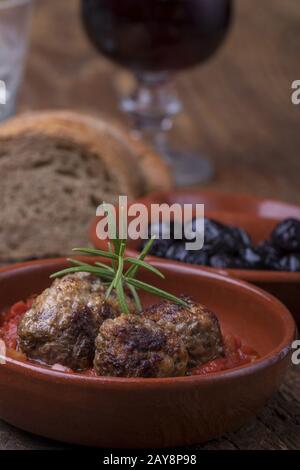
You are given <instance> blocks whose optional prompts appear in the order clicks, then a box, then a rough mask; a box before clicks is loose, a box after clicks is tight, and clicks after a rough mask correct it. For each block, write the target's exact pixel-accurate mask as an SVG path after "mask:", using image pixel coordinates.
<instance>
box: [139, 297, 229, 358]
mask: <svg viewBox="0 0 300 470" xmlns="http://www.w3.org/2000/svg"><path fill="white" fill-rule="evenodd" d="M182 299H183V300H185V301H186V302H187V303H188V305H189V307H188V308H186V307H183V306H181V305H179V304H174V303H172V302H169V301H164V302H161V303H159V304H156V305H152V306H151V307H149V308H148V309H146V310H145V312H144V315H145V317H146V318H149V319H151V320H152V321H154V322H156V323H157V324H158V325H159V326H161V327H163V328H167V329H168V330H170V331H176V333H177V334H178V335H179V336H180V337H181V339H182V341H183V344H184V345H185V347H186V349H187V351H188V354H189V361H188V367H195V366H196V365H199V364H204V363H205V362H208V361H211V360H213V359H216V358H218V357H221V356H223V355H224V350H223V340H222V334H221V330H220V325H219V321H218V319H217V317H216V315H215V314H214V313H212V312H210V311H209V310H208V309H207V308H206V307H204V306H203V305H201V304H199V303H197V302H195V301H193V300H192V299H191V298H190V297H184V296H182Z"/></svg>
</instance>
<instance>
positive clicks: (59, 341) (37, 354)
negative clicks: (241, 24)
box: [18, 273, 132, 370]
mask: <svg viewBox="0 0 300 470" xmlns="http://www.w3.org/2000/svg"><path fill="white" fill-rule="evenodd" d="M104 296H105V287H104V286H103V284H102V283H101V280H100V279H99V278H97V277H94V276H92V275H90V274H88V273H76V274H69V275H67V276H65V277H63V278H61V279H56V280H55V281H54V282H53V284H52V285H51V287H49V288H48V289H46V290H44V291H43V292H42V294H40V295H39V296H38V297H37V298H36V299H35V300H34V302H33V305H32V307H31V308H30V309H29V310H28V311H27V312H26V313H25V315H24V317H23V318H22V320H21V322H20V324H19V327H18V348H19V349H20V350H21V351H22V352H23V353H25V354H26V355H27V356H28V357H29V358H31V359H36V360H40V361H43V362H45V363H47V364H49V365H52V364H62V365H64V366H67V367H69V368H71V369H74V370H82V369H86V368H87V367H89V366H90V365H91V364H92V361H93V358H94V353H95V338H96V336H97V333H98V330H99V326H100V325H101V324H102V323H103V321H104V320H106V319H107V318H114V317H115V316H117V315H119V314H120V313H121V312H120V311H119V308H118V304H117V301H116V298H115V297H114V296H110V297H109V299H108V300H105V298H104ZM131 304H132V302H131Z"/></svg>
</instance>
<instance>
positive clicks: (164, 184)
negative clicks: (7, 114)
mask: <svg viewBox="0 0 300 470" xmlns="http://www.w3.org/2000/svg"><path fill="white" fill-rule="evenodd" d="M28 132H34V133H39V132H41V133H42V134H44V135H47V136H52V137H55V136H57V137H59V138H63V139H66V140H68V139H69V140H71V141H72V142H75V143H77V144H78V145H79V146H80V145H81V146H85V147H86V148H87V149H88V150H89V151H91V152H93V153H95V154H96V155H99V156H101V158H102V159H103V161H104V163H105V165H106V166H107V167H108V168H110V169H111V171H112V172H113V173H114V176H115V177H116V178H117V179H118V180H119V181H120V183H121V186H122V187H125V188H127V195H128V197H129V198H130V199H133V198H135V197H139V196H141V195H143V194H145V193H148V192H150V191H156V190H162V189H169V188H170V187H171V186H172V178H171V173H170V169H169V166H168V165H167V163H166V162H164V161H163V160H162V158H161V157H160V156H159V155H158V154H156V153H155V151H153V150H152V149H151V147H148V146H147V145H146V144H145V143H144V142H142V141H141V140H137V139H134V138H133V137H132V136H131V134H130V133H129V131H128V130H127V129H126V128H124V127H122V126H121V125H120V124H119V123H116V122H114V121H112V120H107V119H104V118H103V117H99V116H94V115H93V116H92V115H87V114H84V113H80V112H76V111H68V110H61V111H60V110H58V111H33V112H28V113H24V114H21V115H18V116H17V117H15V118H12V119H10V120H9V121H7V122H5V123H4V124H2V125H1V126H0V139H1V137H2V138H3V137H5V138H7V137H14V136H16V135H21V134H23V133H24V134H25V133H28Z"/></svg>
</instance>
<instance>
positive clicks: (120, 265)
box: [113, 256, 124, 288]
mask: <svg viewBox="0 0 300 470" xmlns="http://www.w3.org/2000/svg"><path fill="white" fill-rule="evenodd" d="M123 267H124V259H123V258H122V256H119V260H118V269H117V272H116V275H115V279H114V286H113V287H115V288H117V285H118V283H119V282H120V281H121V279H122V274H123Z"/></svg>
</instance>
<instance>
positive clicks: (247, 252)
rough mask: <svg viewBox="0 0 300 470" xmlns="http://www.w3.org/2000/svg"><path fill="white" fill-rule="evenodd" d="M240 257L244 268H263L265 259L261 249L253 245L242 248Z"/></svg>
mask: <svg viewBox="0 0 300 470" xmlns="http://www.w3.org/2000/svg"><path fill="white" fill-rule="evenodd" d="M239 257H240V260H241V262H242V265H243V268H244V269H260V268H263V261H262V257H261V255H260V253H259V251H258V250H256V249H255V248H253V247H251V246H247V247H243V248H241V249H240V250H239Z"/></svg>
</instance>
